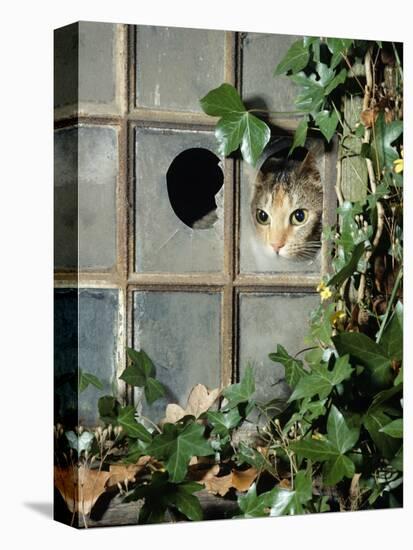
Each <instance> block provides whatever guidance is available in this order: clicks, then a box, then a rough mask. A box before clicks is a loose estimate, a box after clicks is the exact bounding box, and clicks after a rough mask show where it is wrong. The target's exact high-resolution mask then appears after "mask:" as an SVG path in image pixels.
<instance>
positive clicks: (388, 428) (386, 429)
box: [379, 418, 403, 438]
mask: <svg viewBox="0 0 413 550" xmlns="http://www.w3.org/2000/svg"><path fill="white" fill-rule="evenodd" d="M379 431H380V432H382V433H384V434H386V435H389V436H390V437H395V438H402V437H403V419H402V418H397V419H396V420H393V421H392V422H389V424H386V425H385V426H383V428H380V429H379Z"/></svg>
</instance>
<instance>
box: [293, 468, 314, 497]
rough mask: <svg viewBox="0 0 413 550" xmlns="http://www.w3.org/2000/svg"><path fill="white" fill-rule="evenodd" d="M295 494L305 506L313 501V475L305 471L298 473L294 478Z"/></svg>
mask: <svg viewBox="0 0 413 550" xmlns="http://www.w3.org/2000/svg"><path fill="white" fill-rule="evenodd" d="M294 487H295V493H296V496H297V498H298V500H299V501H300V503H301V504H305V503H306V502H308V501H309V500H311V499H312V496H313V484H312V478H311V475H309V474H308V473H307V472H306V471H305V470H300V471H299V472H297V474H296V476H295V478H294Z"/></svg>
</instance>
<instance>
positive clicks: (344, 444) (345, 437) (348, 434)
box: [327, 405, 360, 454]
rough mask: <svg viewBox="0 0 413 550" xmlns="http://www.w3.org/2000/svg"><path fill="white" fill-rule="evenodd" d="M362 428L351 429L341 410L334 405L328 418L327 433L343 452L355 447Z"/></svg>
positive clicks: (330, 439)
mask: <svg viewBox="0 0 413 550" xmlns="http://www.w3.org/2000/svg"><path fill="white" fill-rule="evenodd" d="M359 432H360V430H359V429H357V428H352V429H350V428H349V427H348V426H347V424H346V421H345V420H344V416H343V415H342V414H341V412H340V411H339V410H338V409H337V407H335V406H334V405H332V407H331V410H330V414H329V415H328V420H327V435H328V439H329V441H331V443H333V445H335V447H336V448H337V449H338V450H339V451H340V453H341V454H344V453H346V452H347V451H349V450H350V449H352V448H353V447H354V445H355V444H356V443H357V440H358V438H359Z"/></svg>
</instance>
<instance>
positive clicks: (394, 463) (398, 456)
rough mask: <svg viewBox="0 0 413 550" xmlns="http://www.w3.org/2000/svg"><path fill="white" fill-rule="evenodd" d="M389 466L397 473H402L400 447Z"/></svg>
mask: <svg viewBox="0 0 413 550" xmlns="http://www.w3.org/2000/svg"><path fill="white" fill-rule="evenodd" d="M390 464H391V465H392V466H393V468H395V469H396V470H398V471H399V472H402V471H403V447H400V449H399V450H398V451H397V453H396V454H395V456H394V458H393V460H392V461H391V462H390Z"/></svg>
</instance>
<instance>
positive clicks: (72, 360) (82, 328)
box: [54, 289, 118, 426]
mask: <svg viewBox="0 0 413 550" xmlns="http://www.w3.org/2000/svg"><path fill="white" fill-rule="evenodd" d="M117 310H118V292H117V291H116V290H106V289H105V290H103V289H99V290H98V289H79V290H77V289H57V290H55V308H54V338H55V346H54V349H55V388H56V402H55V414H56V417H57V419H59V420H60V421H61V422H62V421H65V420H66V421H69V423H74V424H77V412H76V408H77V406H78V409H79V413H78V414H79V423H80V424H82V425H88V426H93V425H96V423H97V421H98V408H97V403H98V399H99V397H101V396H102V395H105V394H112V393H113V391H114V390H115V389H116V378H115V372H116V354H117V349H116V345H117V344H116V343H117V332H118V312H117ZM78 368H79V369H81V370H82V371H84V372H87V373H90V374H94V375H95V376H97V377H98V378H99V379H100V380H101V381H102V382H103V389H102V390H99V389H97V388H95V387H93V386H89V387H88V388H86V389H85V390H84V391H83V392H79V394H77V376H78Z"/></svg>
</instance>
